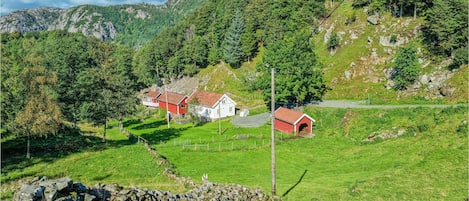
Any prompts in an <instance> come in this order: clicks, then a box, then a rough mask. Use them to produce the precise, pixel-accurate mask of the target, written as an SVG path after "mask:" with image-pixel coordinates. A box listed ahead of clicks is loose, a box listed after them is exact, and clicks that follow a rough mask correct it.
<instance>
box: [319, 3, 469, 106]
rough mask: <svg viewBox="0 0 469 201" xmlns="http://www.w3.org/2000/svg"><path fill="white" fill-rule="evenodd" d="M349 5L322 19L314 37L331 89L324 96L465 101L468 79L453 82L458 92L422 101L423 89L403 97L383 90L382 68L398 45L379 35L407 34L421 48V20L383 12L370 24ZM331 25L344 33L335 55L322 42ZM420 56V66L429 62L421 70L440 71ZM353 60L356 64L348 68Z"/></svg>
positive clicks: (389, 100)
mask: <svg viewBox="0 0 469 201" xmlns="http://www.w3.org/2000/svg"><path fill="white" fill-rule="evenodd" d="M351 4H352V1H348V0H346V1H344V3H343V4H342V5H341V6H340V7H338V9H337V10H336V11H335V12H334V13H333V14H332V16H331V17H330V18H329V19H328V20H326V21H325V23H324V25H323V30H321V31H320V32H319V33H318V35H316V37H315V42H316V43H315V44H316V49H315V51H316V53H317V54H318V56H319V57H320V60H321V61H322V62H323V63H324V64H325V65H326V69H325V80H326V82H327V85H328V86H330V87H331V88H332V90H331V91H329V92H328V93H327V94H326V96H325V99H355V100H363V99H367V98H368V97H369V98H371V99H372V101H373V100H374V101H373V102H374V103H377V104H390V103H391V104H402V103H430V102H433V103H440V102H450V103H451V102H458V101H459V102H467V95H466V96H463V95H461V94H463V93H464V92H465V91H467V85H468V82H467V79H465V80H464V79H463V80H461V82H459V83H455V82H452V86H456V87H457V90H456V91H457V92H456V94H457V95H454V96H451V97H449V98H446V99H436V100H424V98H422V97H425V96H426V95H427V92H426V91H425V90H423V89H421V90H419V91H418V92H417V94H415V95H411V96H402V95H400V93H397V92H395V91H394V90H387V89H385V87H384V85H385V84H386V81H385V80H384V69H385V68H388V67H389V66H388V64H387V63H389V62H391V60H392V59H393V58H394V55H395V53H396V51H397V49H398V48H399V47H398V46H395V47H389V46H388V47H385V46H382V45H380V36H387V37H389V36H392V35H396V36H399V37H401V38H402V37H407V38H408V39H409V42H410V43H412V44H413V45H414V46H415V47H417V48H418V47H422V44H421V43H420V39H419V38H418V36H417V35H416V33H417V32H416V27H419V26H421V24H422V23H423V19H422V18H417V19H416V20H414V19H413V18H412V17H402V18H395V17H392V16H390V14H389V13H383V14H382V16H381V17H382V19H381V20H380V24H379V25H371V24H369V23H368V22H367V19H366V18H367V15H366V13H364V11H363V9H353V8H352V6H351ZM353 13H355V15H356V17H357V19H356V21H355V22H354V23H352V24H350V25H348V26H347V25H345V21H346V18H347V17H350V16H351V15H352V14H353ZM331 27H333V31H332V32H335V33H339V32H343V33H344V35H343V37H342V39H341V42H340V47H339V48H338V49H337V52H336V53H335V54H330V52H329V51H328V50H327V47H326V43H325V42H324V35H325V33H326V30H327V29H329V28H331ZM351 32H354V33H355V35H356V36H358V38H357V39H351V38H350V36H351ZM368 38H370V39H371V40H372V42H371V43H369V42H368ZM373 48H375V49H376V52H377V54H378V60H377V62H376V63H374V62H373V61H372V59H371V52H372V51H371V50H372V49H373ZM420 57H422V55H420ZM423 57H424V58H427V60H426V61H425V62H424V63H423V64H422V65H424V64H428V65H424V66H425V67H424V68H422V73H429V72H433V71H437V70H439V67H438V65H437V64H435V62H429V63H427V62H428V61H429V60H428V58H430V57H429V56H428V55H425V56H423ZM352 62H354V63H355V64H356V66H353V67H351V66H350V64H351V63H352ZM467 68H468V67H467V66H464V67H462V71H463V72H467ZM345 71H349V72H350V73H351V79H350V80H347V79H346V78H345ZM458 73H459V72H458ZM462 74H464V73H462ZM465 76H466V78H467V73H465ZM380 79H381V80H380ZM383 80H384V81H383ZM448 82H451V81H448ZM466 94H467V93H466Z"/></svg>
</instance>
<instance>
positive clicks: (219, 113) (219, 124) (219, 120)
mask: <svg viewBox="0 0 469 201" xmlns="http://www.w3.org/2000/svg"><path fill="white" fill-rule="evenodd" d="M221 103H222V102H221V101H220V102H218V134H219V135H221V111H220V106H221Z"/></svg>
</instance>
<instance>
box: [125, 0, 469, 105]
mask: <svg viewBox="0 0 469 201" xmlns="http://www.w3.org/2000/svg"><path fill="white" fill-rule="evenodd" d="M467 7H468V6H467V2H466V1H465V0H448V1H444V0H435V1H431V2H429V1H423V0H414V1H393V0H343V1H336V0H327V1H325V0H316V1H310V0H299V1H287V0H282V1H273V2H272V1H268V0H255V1H234V0H217V1H210V2H208V3H207V4H205V5H204V6H202V7H201V8H200V9H198V10H196V11H195V12H194V13H192V14H191V15H189V16H188V17H187V18H185V19H184V20H182V21H181V22H179V23H177V24H176V25H175V26H174V27H170V28H168V29H166V30H165V31H163V32H162V33H161V34H159V35H158V36H157V37H155V38H154V39H153V40H152V41H151V42H150V43H149V44H148V45H147V46H145V47H144V48H143V49H142V50H141V51H139V52H137V53H136V56H135V58H134V61H133V62H134V73H135V74H136V75H137V77H138V78H139V81H140V82H142V83H144V84H146V85H147V86H150V85H151V84H154V83H160V84H161V83H162V80H167V79H173V80H177V79H179V78H181V77H183V76H194V75H197V73H198V72H199V71H200V70H202V69H204V68H206V67H207V66H210V65H214V66H216V65H218V64H219V65H225V64H226V65H229V66H231V68H232V69H237V68H243V63H244V64H245V63H247V64H249V63H250V62H253V61H254V62H256V63H255V64H254V65H255V66H257V67H256V68H257V70H254V71H252V69H253V68H251V71H249V69H246V70H245V72H244V76H243V77H242V78H238V77H234V80H238V82H241V83H243V84H240V85H241V86H243V87H245V88H244V89H245V90H250V91H258V90H260V91H263V93H264V95H265V96H264V97H265V98H267V99H268V97H269V93H270V92H269V86H268V85H269V83H270V81H269V80H268V77H269V76H270V75H269V74H270V72H269V71H270V70H269V68H270V67H275V68H276V69H277V74H278V76H277V79H278V80H277V85H278V91H277V93H278V94H279V97H278V99H279V100H278V101H280V102H283V103H286V102H296V103H298V104H301V103H302V102H304V101H310V100H314V99H322V98H324V97H326V98H328V99H361V100H363V99H367V98H370V99H373V100H377V103H390V102H393V103H397V102H399V101H409V102H415V101H420V100H421V101H422V102H425V101H434V102H435V101H436V102H441V101H443V102H444V101H449V102H459V101H463V102H467V87H466V86H467V79H465V75H466V74H467V65H464V64H467V42H468V34H467V29H468V26H467V19H468V16H467V13H468V12H467ZM263 48H265V52H263V51H260V50H261V49H263ZM253 58H256V59H255V60H252V59H253ZM249 65H252V64H249ZM461 67H462V68H461ZM225 79H227V78H225ZM224 83H225V82H223V83H220V84H224ZM238 88H239V87H238Z"/></svg>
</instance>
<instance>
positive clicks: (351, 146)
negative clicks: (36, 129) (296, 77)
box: [1, 107, 468, 200]
mask: <svg viewBox="0 0 469 201" xmlns="http://www.w3.org/2000/svg"><path fill="white" fill-rule="evenodd" d="M305 112H306V113H308V114H309V115H310V116H312V117H313V118H315V119H316V125H315V127H314V131H313V132H314V135H315V136H314V137H312V138H295V137H292V136H289V135H286V134H282V133H276V154H277V160H276V162H277V194H278V195H280V196H283V199H284V200H463V199H465V198H467V192H468V187H467V179H468V172H467V168H468V165H467V164H468V158H467V152H468V140H467V133H468V130H467V127H468V125H467V115H468V114H467V108H466V107H454V108H433V109H432V108H423V107H421V108H414V109H387V110H382V109H332V108H314V107H306V108H305ZM219 125H221V131H222V132H221V134H220V133H219ZM124 126H125V128H126V129H127V130H128V131H129V132H131V133H132V134H134V135H137V136H141V137H143V138H145V139H147V140H148V141H149V142H150V143H151V144H152V146H153V147H154V148H155V149H156V150H157V151H158V152H159V153H160V154H161V155H163V156H165V157H166V158H167V159H168V160H169V161H170V162H171V163H172V164H173V165H174V170H175V172H176V173H177V174H178V175H180V176H184V177H191V178H192V179H193V180H194V181H195V182H197V183H201V179H200V178H201V177H202V175H203V174H208V177H209V180H210V181H212V182H219V183H239V184H242V185H246V186H249V187H259V188H261V189H263V190H264V191H266V192H270V190H271V183H270V182H271V177H270V175H271V172H270V162H271V161H270V145H269V143H270V125H269V124H266V125H264V126H261V127H259V128H236V127H234V126H233V125H232V124H231V123H230V119H225V120H222V121H221V122H218V121H216V122H209V123H205V124H200V125H194V124H192V123H186V124H176V123H174V122H172V123H171V128H169V129H168V127H167V124H166V121H165V120H164V119H162V118H159V117H158V115H154V116H153V117H149V118H146V119H145V120H144V121H143V122H141V121H140V120H137V119H129V120H127V121H126V122H125V124H124ZM110 128H111V129H110V130H109V132H108V139H109V140H108V142H107V143H106V144H102V143H100V137H101V134H99V132H102V131H101V130H100V129H98V128H95V127H92V126H89V125H85V124H82V125H81V130H82V132H81V133H82V134H81V135H71V134H70V135H68V136H67V135H65V134H64V135H62V136H55V137H49V138H47V139H37V140H35V143H33V144H34V147H36V148H35V149H33V150H36V152H35V153H34V154H33V159H32V160H30V161H27V160H25V159H23V157H24V154H23V153H20V152H18V153H16V154H11V155H6V154H4V152H5V153H12V152H8V151H11V150H13V148H12V147H18V146H17V145H18V144H22V143H24V142H22V141H21V139H20V140H18V139H15V138H12V139H7V138H5V139H2V178H1V179H2V200H4V199H9V198H11V196H12V193H13V190H14V188H15V185H14V184H15V182H17V181H18V180H25V179H31V178H32V177H34V176H42V175H45V176H47V177H60V176H68V177H71V178H72V179H74V180H75V181H81V182H83V183H85V184H86V185H90V186H92V185H94V184H96V183H119V184H120V185H125V186H132V185H135V186H139V187H144V188H150V189H151V188H156V189H162V190H171V191H178V192H181V191H185V190H187V187H186V186H182V185H180V184H179V185H178V184H175V183H174V182H173V181H171V180H170V179H168V178H167V177H165V176H164V175H162V171H163V168H162V167H159V166H158V165H157V164H156V161H155V160H154V159H153V158H152V156H151V155H150V154H148V152H147V151H146V149H145V148H144V146H143V145H141V144H139V143H132V142H130V141H128V139H127V137H125V135H123V134H122V133H120V132H119V130H118V129H117V122H114V123H112V124H110ZM394 130H405V133H404V134H403V135H400V136H398V137H395V138H389V139H379V138H376V140H374V141H373V142H368V141H366V140H365V139H368V137H369V136H370V135H371V134H372V133H376V132H391V131H394ZM46 141H47V142H48V143H47V145H46V144H44V143H45V142H46ZM15 144H16V146H14V145H15ZM76 144H78V145H79V146H77V145H76ZM59 145H60V146H59ZM41 147H42V148H41ZM47 147H49V148H47ZM51 147H52V148H51ZM65 148H66V150H62V149H65ZM48 149H53V150H56V151H55V152H50V151H47V152H46V151H45V150H48ZM58 150H62V151H58ZM18 151H19V150H18ZM45 153H49V155H41V154H45Z"/></svg>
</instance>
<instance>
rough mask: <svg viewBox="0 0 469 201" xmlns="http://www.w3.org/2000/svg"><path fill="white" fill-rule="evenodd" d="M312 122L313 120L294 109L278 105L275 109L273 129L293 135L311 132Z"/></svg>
mask: <svg viewBox="0 0 469 201" xmlns="http://www.w3.org/2000/svg"><path fill="white" fill-rule="evenodd" d="M313 122H315V120H314V119H313V118H311V117H310V116H308V115H307V114H304V113H302V112H298V111H295V110H290V109H287V108H284V107H280V108H278V109H277V110H276V111H275V121H274V124H275V130H278V131H281V132H284V133H288V134H295V135H299V134H302V135H309V134H312V127H313Z"/></svg>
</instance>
